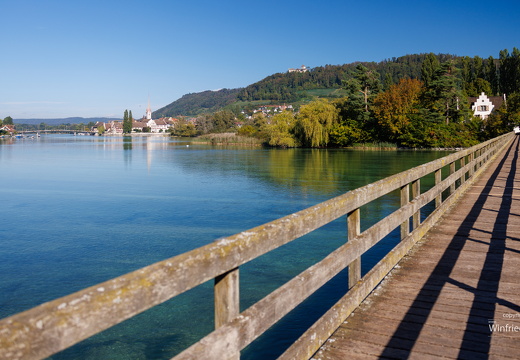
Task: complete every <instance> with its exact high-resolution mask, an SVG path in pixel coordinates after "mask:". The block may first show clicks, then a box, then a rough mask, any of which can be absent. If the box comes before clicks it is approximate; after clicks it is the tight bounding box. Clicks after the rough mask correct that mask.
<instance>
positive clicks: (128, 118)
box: [123, 110, 132, 134]
mask: <svg viewBox="0 0 520 360" xmlns="http://www.w3.org/2000/svg"><path fill="white" fill-rule="evenodd" d="M131 132H132V111H130V113H128V110H125V113H124V116H123V133H125V134H129V133H131Z"/></svg>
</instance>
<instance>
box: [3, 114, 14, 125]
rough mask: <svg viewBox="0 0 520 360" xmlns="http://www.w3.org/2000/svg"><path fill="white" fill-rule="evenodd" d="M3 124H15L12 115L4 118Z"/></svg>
mask: <svg viewBox="0 0 520 360" xmlns="http://www.w3.org/2000/svg"><path fill="white" fill-rule="evenodd" d="M3 124H4V125H14V123H13V118H12V117H10V116H8V117H6V118H5V119H4V121H3Z"/></svg>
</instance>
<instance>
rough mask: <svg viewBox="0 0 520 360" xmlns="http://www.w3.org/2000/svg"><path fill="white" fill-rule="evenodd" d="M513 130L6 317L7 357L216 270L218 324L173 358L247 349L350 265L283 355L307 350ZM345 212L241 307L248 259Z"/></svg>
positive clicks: (1, 323)
mask: <svg viewBox="0 0 520 360" xmlns="http://www.w3.org/2000/svg"><path fill="white" fill-rule="evenodd" d="M513 137H514V135H513V134H512V133H510V134H506V135H503V136H501V137H498V138H496V139H493V140H490V141H487V142H484V143H482V144H479V145H477V146H474V147H472V148H468V149H465V150H462V151H459V152H457V153H453V154H450V155H448V156H446V157H443V158H441V159H438V160H435V161H432V162H429V163H427V164H424V165H421V166H418V167H415V168H413V169H410V170H408V171H404V172H402V173H399V174H396V175H393V176H390V177H388V178H385V179H382V180H380V181H377V182H375V183H372V184H369V185H366V186H363V187H361V188H358V189H356V190H353V191H349V192H347V193H345V194H343V195H340V196H338V197H336V198H333V199H331V200H328V201H325V202H323V203H320V204H318V205H315V206H312V207H310V208H308V209H305V210H302V211H300V212H297V213H294V214H292V215H289V216H286V217H283V218H281V219H278V220H275V221H272V222H269V223H267V224H264V225H261V226H258V227H256V228H253V229H250V230H248V231H244V232H241V233H238V234H235V235H232V236H229V237H226V238H221V239H218V240H216V241H214V242H212V243H210V244H208V245H205V246H203V247H200V248H197V249H195V250H192V251H189V252H187V253H184V254H181V255H178V256H175V257H173V258H170V259H167V260H164V261H161V262H158V263H155V264H152V265H150V266H147V267H144V268H142V269H139V270H136V271H134V272H131V273H128V274H126V275H123V276H120V277H117V278H115V279H112V280H109V281H106V282H104V283H101V284H98V285H95V286H92V287H90V288H87V289H84V290H82V291H79V292H76V293H74V294H71V295H68V296H65V297H62V298H59V299H57V300H54V301H51V302H48V303H45V304H42V305H39V306H37V307H35V308H32V309H30V310H27V311H25V312H22V313H19V314H16V315H13V316H11V317H8V318H5V319H3V320H0V349H1V353H0V359H39V358H44V357H48V356H50V355H52V354H54V353H57V352H59V351H61V350H64V349H66V348H68V347H70V346H72V345H74V344H76V343H78V342H80V341H82V340H84V339H86V338H88V337H90V336H92V335H94V334H97V333H99V332H101V331H103V330H105V329H108V328H110V327H112V326H114V325H116V324H118V323H121V322H123V321H124V320H126V319H129V318H131V317H133V316H134V315H137V314H139V313H141V312H143V311H145V310H147V309H150V308H151V307H153V306H155V305H158V304H161V303H163V302H165V301H167V300H169V299H171V298H173V297H175V296H177V295H179V294H181V293H183V292H185V291H187V290H190V289H192V288H194V287H196V286H199V285H201V284H203V283H205V282H207V281H209V280H213V279H214V302H215V327H216V329H215V330H214V331H213V332H212V333H210V334H208V335H207V336H206V337H204V338H203V339H201V340H200V341H199V342H197V343H195V344H194V345H192V346H191V347H189V348H187V349H186V350H184V351H183V352H182V353H180V354H179V355H177V356H176V357H175V358H174V359H218V360H221V359H238V358H239V357H240V351H241V350H242V349H243V348H245V347H246V346H247V345H248V344H250V343H251V342H252V341H254V340H255V339H256V338H258V337H259V336H260V335H262V334H263V333H264V332H265V331H266V330H267V329H268V328H270V327H271V326H272V325H273V324H275V323H276V322H278V321H279V320H280V319H281V318H283V317H284V316H285V315H286V314H288V313H289V312H290V311H291V310H292V309H294V308H295V307H296V306H297V305H299V304H300V303H302V302H303V301H304V300H305V299H307V298H308V297H309V296H310V295H311V294H312V293H314V292H315V291H316V290H317V289H319V288H320V287H321V286H323V285H324V284H325V283H327V282H328V281H329V280H330V279H332V278H333V277H334V276H335V275H337V274H338V273H339V272H340V271H342V270H344V269H345V268H346V267H348V269H349V271H348V272H349V287H350V289H349V291H348V292H346V294H345V295H344V296H343V297H342V298H341V299H340V300H339V301H338V302H337V303H336V304H335V305H334V306H333V307H332V308H331V309H330V310H329V311H328V312H327V313H325V315H324V316H323V317H321V318H320V319H319V320H318V321H317V322H316V323H315V324H314V325H312V326H311V327H310V328H309V329H308V330H307V331H306V332H305V333H304V334H303V335H302V337H301V338H300V339H298V340H297V341H296V342H295V343H294V344H293V345H292V346H291V347H290V348H289V349H287V351H286V352H285V353H284V354H283V355H282V356H281V358H283V359H308V358H310V357H311V356H312V355H313V353H314V352H315V351H316V350H317V349H318V348H319V346H320V345H321V344H323V343H324V342H325V341H326V340H327V338H328V337H329V336H330V335H331V334H332V332H333V331H334V330H335V329H337V328H338V327H339V325H340V324H341V323H342V322H343V321H344V319H345V318H346V317H347V316H348V315H349V314H350V313H351V312H352V311H353V310H354V309H355V308H356V307H357V306H358V305H359V304H360V303H361V301H362V300H363V299H364V298H365V297H366V296H367V295H368V294H369V293H370V292H371V291H372V290H373V289H374V288H375V287H376V286H377V284H379V282H380V281H381V280H382V279H383V278H384V277H385V276H386V275H387V274H388V272H389V271H390V270H391V269H392V268H393V267H394V266H395V265H396V264H397V262H398V261H399V260H400V259H401V258H402V257H403V256H404V255H405V254H406V253H407V252H408V251H409V249H410V248H411V247H412V246H413V244H414V243H415V242H417V241H418V240H419V239H421V238H422V237H423V236H424V234H425V233H426V232H427V231H428V229H430V228H431V227H432V226H433V225H434V224H435V222H436V221H437V220H438V219H439V217H440V216H441V215H442V214H443V213H444V212H445V211H446V209H448V208H449V207H450V206H451V205H453V203H454V202H455V201H456V200H457V199H458V198H459V197H460V196H461V195H462V194H463V192H464V191H465V190H466V188H467V187H468V186H469V185H470V184H471V183H472V182H473V181H474V179H476V178H477V177H478V175H479V174H480V173H481V172H482V171H483V169H485V167H486V166H487V165H488V164H489V163H490V160H492V159H494V158H495V157H496V156H497V154H498V152H500V150H501V149H503V148H504V147H505V146H506V145H508V144H509V143H510V142H511V141H512V139H513ZM443 169H444V173H448V174H447V175H446V176H445V178H444V179H443V178H442V177H443V171H442V170H443ZM432 174H433V176H434V178H435V185H434V186H433V187H431V188H430V189H429V190H428V191H426V192H424V193H422V194H421V193H420V189H421V186H420V181H421V179H422V178H424V177H426V176H432ZM396 190H399V191H400V193H401V206H400V207H399V208H398V209H397V210H396V211H394V212H393V213H391V214H390V215H388V216H387V217H385V218H384V219H382V220H380V221H379V222H378V223H376V224H375V225H373V226H371V227H370V228H368V229H366V230H365V231H363V232H361V231H360V221H361V216H360V208H361V207H362V206H363V205H366V204H368V203H370V202H372V201H374V200H376V199H378V198H380V197H382V196H384V195H386V194H388V193H390V192H393V191H396ZM447 192H449V196H446V193H447ZM443 193H444V195H445V196H443ZM433 201H435V204H436V208H435V210H434V211H433V212H432V213H431V214H430V215H429V216H428V217H427V218H426V219H425V220H424V221H422V222H421V217H420V211H421V208H423V207H424V206H425V205H427V204H429V203H431V202H433ZM345 215H347V230H346V231H347V234H348V241H347V242H346V243H345V244H344V245H342V246H340V247H339V248H338V249H336V250H335V251H333V252H332V253H330V254H329V255H328V256H327V257H325V258H324V259H323V260H322V261H320V262H318V263H316V264H315V265H313V266H311V267H309V268H308V269H306V270H305V271H303V272H302V273H300V274H299V275H297V276H296V277H294V278H293V279H291V280H290V281H288V282H287V283H285V284H284V285H282V286H281V287H279V288H278V289H276V290H275V291H273V292H272V293H270V294H268V295H267V296H266V297H264V298H263V299H261V300H260V301H258V302H257V303H255V304H253V305H252V306H251V307H249V308H248V309H246V310H244V311H243V312H240V310H239V309H240V300H239V286H240V285H239V282H240V281H239V267H240V266H241V265H243V264H245V263H247V262H249V261H251V260H253V259H255V258H257V257H259V256H261V255H263V254H265V253H268V252H269V251H271V250H274V249H276V248H278V247H280V246H282V245H284V244H287V243H289V242H291V241H293V240H295V239H297V238H300V237H302V236H303V235H305V234H307V233H310V232H311V231H314V230H316V229H318V228H320V227H321V226H323V225H325V224H327V223H329V222H332V221H334V220H336V219H338V218H340V217H342V216H345ZM396 228H400V229H401V241H400V242H399V244H398V245H397V246H396V247H395V248H394V249H393V250H391V251H390V252H389V253H388V255H386V256H385V257H384V258H383V259H382V260H381V261H380V262H379V263H377V264H376V265H375V266H374V267H373V268H372V269H371V270H370V271H369V272H368V273H367V274H365V275H364V276H363V277H361V255H362V254H363V253H365V252H366V251H367V250H369V249H370V248H371V247H372V246H374V245H375V244H377V243H378V241H380V240H381V239H383V238H384V237H385V236H386V235H388V234H389V233H390V232H392V231H393V230H395V229H396Z"/></svg>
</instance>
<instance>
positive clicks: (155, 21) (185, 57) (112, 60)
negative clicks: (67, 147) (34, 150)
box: [0, 0, 520, 123]
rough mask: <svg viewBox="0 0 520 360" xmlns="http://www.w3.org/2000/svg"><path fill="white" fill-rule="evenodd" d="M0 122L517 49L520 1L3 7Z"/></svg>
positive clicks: (44, 1)
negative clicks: (370, 64) (343, 68)
mask: <svg viewBox="0 0 520 360" xmlns="http://www.w3.org/2000/svg"><path fill="white" fill-rule="evenodd" d="M0 14H1V22H0V27H1V30H0V118H1V119H3V118H5V117H6V116H11V117H12V118H13V119H14V120H15V123H16V119H17V118H19V119H27V118H39V119H46V118H65V117H75V116H79V117H118V118H122V117H123V113H124V111H125V110H126V109H128V110H131V111H132V114H133V116H134V118H139V117H141V116H142V115H144V114H145V110H146V107H147V104H148V101H149V102H150V105H151V107H152V110H154V111H155V110H157V109H159V108H161V107H163V106H166V105H168V104H170V103H172V102H173V101H175V100H177V99H179V98H180V97H182V96H183V95H184V94H188V93H195V92H200V91H205V90H218V89H221V88H238V87H245V86H247V85H249V84H252V83H254V82H257V81H259V80H261V79H263V78H265V77H266V76H269V75H272V74H274V73H279V72H286V71H287V69H289V68H295V67H300V66H301V65H306V66H308V67H317V66H323V65H327V64H331V65H339V64H347V63H352V62H354V61H375V62H379V61H382V60H385V59H389V58H392V57H399V56H403V55H407V54H420V53H429V52H433V53H435V54H438V53H448V54H454V55H459V56H471V57H473V56H480V57H482V58H488V57H489V56H493V57H495V58H498V57H499V52H500V50H503V49H508V50H509V51H512V49H513V48H514V47H517V48H520V22H519V19H520V1H518V0H495V1H492V2H491V1H482V0H473V1H467V0H449V1H445V0H432V1H421V0H416V1H401V0H395V1H382V0H373V1H370V0H365V1H350V0H320V1H308V0H300V1H292V0H291V1H285V0H276V1H271V0H265V1H255V2H253V1H244V0H241V1H234V0H232V1H228V0H221V1H204V0H163V1H160V0H146V1H137V0H118V1H115V0H102V1H98V0H88V1H85V0H63V1H62V0H0Z"/></svg>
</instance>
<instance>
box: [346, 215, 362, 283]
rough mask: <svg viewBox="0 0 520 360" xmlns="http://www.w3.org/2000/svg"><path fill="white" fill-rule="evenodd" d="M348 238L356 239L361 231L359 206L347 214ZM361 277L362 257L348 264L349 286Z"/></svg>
mask: <svg viewBox="0 0 520 360" xmlns="http://www.w3.org/2000/svg"><path fill="white" fill-rule="evenodd" d="M347 227H348V240H349V241H350V240H351V239H354V238H355V237H356V236H358V235H359V233H360V232H361V216H360V211H359V208H358V209H356V210H354V211H351V212H349V213H348V215H347ZM360 279H361V257H358V258H357V259H355V260H354V261H352V262H351V263H350V265H349V266H348V287H349V289H350V288H352V287H353V286H354V285H356V284H357V282H358V281H359V280H360Z"/></svg>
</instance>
